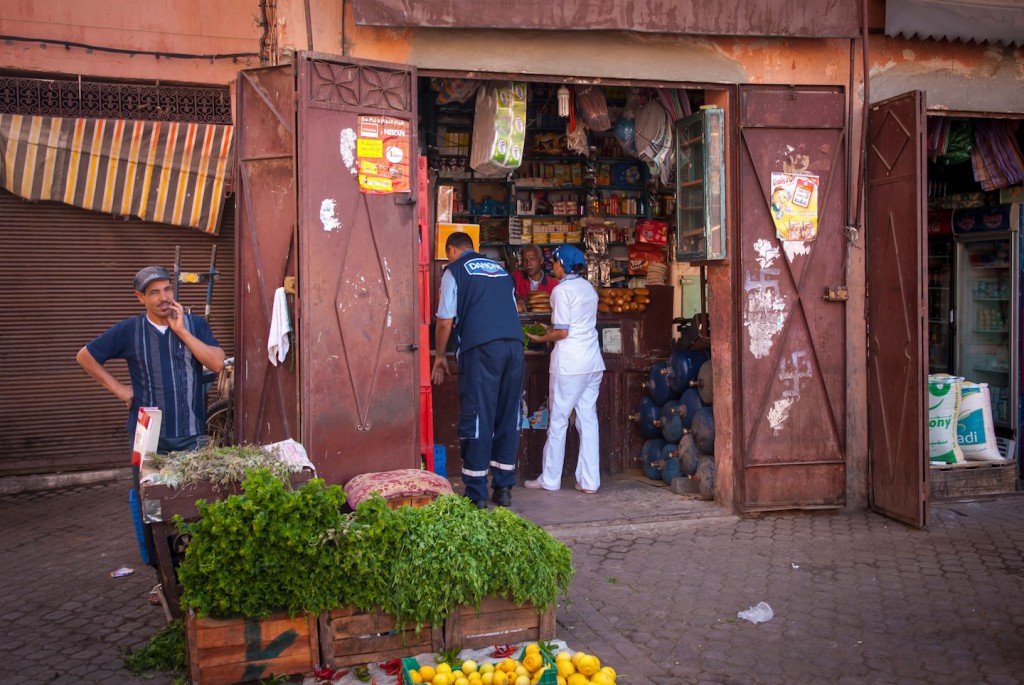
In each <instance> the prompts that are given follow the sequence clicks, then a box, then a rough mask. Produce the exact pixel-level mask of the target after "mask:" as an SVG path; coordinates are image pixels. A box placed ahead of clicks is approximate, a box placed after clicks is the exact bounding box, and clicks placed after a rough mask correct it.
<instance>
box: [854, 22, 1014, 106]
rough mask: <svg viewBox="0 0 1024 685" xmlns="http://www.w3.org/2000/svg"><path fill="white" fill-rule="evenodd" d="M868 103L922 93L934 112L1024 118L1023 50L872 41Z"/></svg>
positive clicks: (967, 45) (876, 39)
mask: <svg viewBox="0 0 1024 685" xmlns="http://www.w3.org/2000/svg"><path fill="white" fill-rule="evenodd" d="M870 47H871V52H870V59H871V73H870V89H871V94H870V96H871V101H872V102H878V101H880V100H884V99H886V98H890V97H893V96H896V95H900V94H902V93H906V92H908V91H911V90H923V91H925V92H926V94H927V95H926V101H927V106H928V109H929V110H932V111H943V110H945V111H961V112H979V113H1016V114H1024V49H1022V48H1012V47H1002V46H997V45H976V44H971V43H961V42H950V41H922V40H907V39H903V38H887V37H885V36H876V37H872V39H871V46H870Z"/></svg>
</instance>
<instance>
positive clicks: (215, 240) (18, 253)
mask: <svg viewBox="0 0 1024 685" xmlns="http://www.w3.org/2000/svg"><path fill="white" fill-rule="evenodd" d="M214 244H216V245H217V270H218V271H219V272H220V274H221V277H220V280H219V281H218V282H217V284H216V285H215V286H214V288H213V300H212V302H213V306H212V310H211V315H210V324H211V326H212V328H213V332H214V335H215V336H216V337H217V339H218V341H220V343H221V346H222V347H223V348H224V351H225V352H226V353H227V355H228V356H232V355H234V350H235V339H234V293H235V256H234V203H233V202H232V201H229V202H228V203H227V204H226V206H225V209H224V216H223V219H222V222H221V231H220V235H219V236H210V235H207V234H204V233H201V232H199V231H197V230H194V229H188V228H180V227H177V226H169V225H164V224H154V223H147V222H143V221H138V220H136V219H128V220H125V219H121V218H115V217H112V216H110V215H107V214H101V213H99V212H89V211H85V210H82V209H77V208H75V207H70V206H67V205H63V204H59V203H52V202H43V203H32V202H25V201H23V200H21V199H19V198H17V197H15V196H14V195H11V194H10V193H8V192H6V191H3V190H0V476H12V475H26V474H36V473H56V472H62V471H85V470H93V469H104V468H112V467H120V466H128V465H129V464H130V444H129V442H128V438H127V435H126V433H125V432H124V422H125V411H126V410H125V408H124V405H122V404H121V403H120V402H118V401H117V399H116V398H115V397H114V396H113V395H111V394H110V393H109V392H107V391H106V390H104V389H103V388H102V387H100V386H99V384H97V383H96V382H95V381H94V380H93V379H92V378H91V377H90V376H88V375H87V374H86V373H85V372H84V371H82V369H81V367H80V366H79V365H78V362H76V361H75V355H76V354H77V353H78V350H79V349H81V347H82V346H83V345H84V344H85V343H87V342H88V341H90V340H92V339H93V338H94V337H96V336H97V335H99V334H100V333H101V332H103V331H104V330H106V329H107V328H108V327H109V326H111V325H112V324H114V323H115V322H117V321H119V320H121V319H124V318H126V317H129V316H132V315H135V314H138V313H140V312H141V311H142V308H141V305H140V304H139V302H138V301H137V300H136V299H135V295H134V292H133V289H132V285H131V281H132V276H133V275H134V273H135V272H136V271H137V270H138V269H140V268H141V267H143V266H146V265H148V264H159V265H164V266H166V267H167V268H168V269H171V268H172V267H173V265H174V248H175V245H180V246H181V253H182V257H181V259H182V269H183V270H186V271H206V269H207V268H208V267H209V263H210V250H211V247H212V246H213V245H214ZM180 299H181V302H182V304H184V305H186V306H191V307H192V311H193V312H196V313H200V314H201V313H202V312H203V306H204V304H205V301H206V288H205V287H204V286H200V285H182V286H181V297H180ZM107 367H108V369H110V370H111V372H112V373H113V374H114V375H115V376H116V377H118V378H119V379H121V380H122V381H123V382H125V383H127V382H128V373H127V367H126V365H125V364H124V362H123V361H120V360H115V361H112V362H110V363H109V364H108V365H107Z"/></svg>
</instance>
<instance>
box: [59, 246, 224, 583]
mask: <svg viewBox="0 0 1024 685" xmlns="http://www.w3.org/2000/svg"><path fill="white" fill-rule="evenodd" d="M133 282H134V286H135V297H137V298H138V300H139V303H140V304H142V306H143V307H145V310H146V311H145V312H143V313H142V314H138V315H136V316H133V317H131V318H128V319H124V320H123V321H119V322H118V323H116V324H114V325H113V326H111V327H110V328H108V329H107V330H106V331H104V332H103V333H101V334H100V335H99V336H98V337H96V338H95V339H94V340H92V341H91V342H89V343H88V344H87V345H86V346H85V347H83V348H82V349H81V350H79V351H78V356H77V359H78V363H79V364H81V365H82V368H83V369H85V371H86V372H87V373H88V374H89V375H90V376H92V377H93V378H95V379H96V381H97V382H99V384H100V385H102V386H103V387H104V388H106V389H107V390H109V391H110V392H111V393H113V394H114V396H116V397H117V398H118V399H119V400H121V401H122V402H124V404H125V407H127V408H128V421H127V423H126V426H125V430H127V431H128V434H129V436H131V438H133V436H134V434H135V427H136V423H137V417H138V413H139V408H140V407H157V408H159V409H160V410H161V413H162V416H161V419H162V420H161V424H160V440H159V443H158V446H157V451H158V452H160V453H166V452H173V451H187V450H195V449H199V448H201V447H203V446H205V445H206V444H208V442H209V438H208V436H207V435H206V396H205V393H204V392H203V373H204V370H203V367H204V366H205V367H206V368H208V369H210V370H211V371H214V372H218V373H219V372H220V370H221V369H222V368H224V350H222V349H221V347H220V343H218V342H217V339H216V338H215V337H214V336H213V331H211V330H210V324H209V323H207V321H206V319H204V318H203V317H201V316H196V315H193V314H186V313H185V310H184V309H183V308H182V306H181V305H180V304H178V302H176V301H175V299H174V283H173V282H172V280H171V275H170V274H169V273H168V272H167V269H165V268H163V267H162V266H147V267H145V268H144V269H141V270H140V271H139V272H138V273H136V274H135V279H134V281H133ZM110 359H124V360H125V361H126V362H127V363H128V375H129V377H130V379H131V385H130V386H128V385H125V384H123V383H121V382H120V381H119V380H117V379H116V378H115V377H114V376H113V375H112V374H111V373H110V372H109V371H107V369H106V368H105V367H104V364H106V362H107V361H108V360H110ZM132 444H133V441H132V439H129V441H128V445H129V446H130V445H132ZM129 449H131V447H129ZM132 471H133V474H134V477H135V488H136V491H137V490H138V487H139V466H138V465H137V464H133V466H132ZM145 537H146V544H147V548H149V552H150V554H149V558H150V563H151V564H152V565H153V566H155V565H156V561H155V559H156V557H155V555H154V554H153V550H152V536H151V535H150V534H149V532H148V530H147V535H146V536H145Z"/></svg>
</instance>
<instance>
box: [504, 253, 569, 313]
mask: <svg viewBox="0 0 1024 685" xmlns="http://www.w3.org/2000/svg"><path fill="white" fill-rule="evenodd" d="M520 258H521V259H522V262H523V268H522V269H521V270H520V271H516V272H515V273H514V274H512V278H513V279H515V282H516V297H517V298H518V299H519V300H525V299H526V298H527V297H528V296H529V295H530V293H531V292H535V291H537V290H540V291H543V292H546V293H548V294H549V295H550V294H551V291H552V290H554V289H555V286H556V285H558V279H557V278H555V277H553V276H548V275H547V274H546V273H544V253H543V252H541V249H540V247H538V246H537V245H523V252H522V255H521V257H520Z"/></svg>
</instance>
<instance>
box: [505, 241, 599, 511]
mask: <svg viewBox="0 0 1024 685" xmlns="http://www.w3.org/2000/svg"><path fill="white" fill-rule="evenodd" d="M585 266H586V260H585V259H584V257H583V253H582V252H580V251H579V250H578V249H577V248H575V247H573V246H572V245H563V246H561V247H559V248H558V249H557V250H555V261H554V264H553V271H554V273H555V276H556V277H557V278H558V279H559V280H560V283H559V284H558V285H557V286H555V289H554V290H553V291H552V292H551V324H552V325H551V327H550V328H549V329H548V330H547V332H545V333H544V334H543V335H532V334H529V333H527V336H528V337H529V338H530V339H531V340H533V341H534V342H554V344H555V346H554V350H553V351H552V352H551V365H550V368H549V381H548V405H549V409H550V411H551V414H550V419H549V423H548V438H547V441H546V442H545V443H544V468H543V471H542V472H541V475H540V477H539V478H537V479H536V480H528V481H526V482H525V483H523V486H524V487H526V488H529V489H531V490H558V489H559V488H561V487H562V463H563V462H564V460H565V434H566V431H567V430H568V428H569V416H570V415H571V414H572V411H573V409H575V410H576V430H577V431H578V432H579V434H580V451H579V457H578V459H577V463H576V489H577V490H580V491H582V492H585V493H587V494H591V495H592V494H594V493H596V492H597V489H598V488H599V487H601V470H600V454H599V446H600V440H599V429H598V422H597V396H598V393H599V392H600V390H601V377H602V376H603V375H604V368H605V367H604V359H603V358H602V357H601V348H600V345H599V344H598V337H597V299H598V298H597V291H596V290H594V286H592V285H591V284H590V282H589V281H587V280H586V279H585V278H583V277H582V276H581V274H582V273H583V269H584V268H585Z"/></svg>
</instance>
